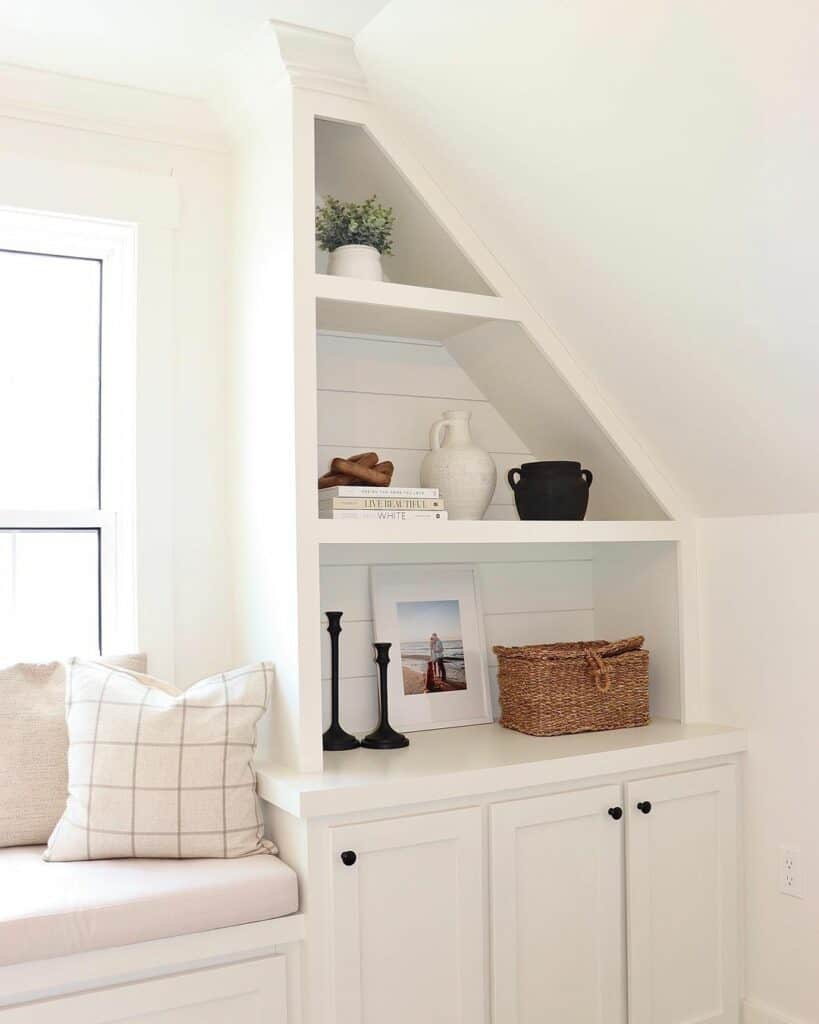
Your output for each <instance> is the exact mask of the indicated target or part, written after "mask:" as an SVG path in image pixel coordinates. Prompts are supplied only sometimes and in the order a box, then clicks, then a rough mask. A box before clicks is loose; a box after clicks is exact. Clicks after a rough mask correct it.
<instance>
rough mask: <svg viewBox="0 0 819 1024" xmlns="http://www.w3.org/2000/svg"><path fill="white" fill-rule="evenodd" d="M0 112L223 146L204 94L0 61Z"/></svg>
mask: <svg viewBox="0 0 819 1024" xmlns="http://www.w3.org/2000/svg"><path fill="white" fill-rule="evenodd" d="M0 118H9V119H11V120H15V121H27V122H29V123H31V124H47V125H57V126H59V127H61V128H74V129H78V130H80V131H90V132H96V133H98V134H101V135H113V136H120V137H123V138H129V139H142V140H145V141H148V142H160V143H164V144H166V145H172V146H180V147H186V148H192V149H203V150H209V151H213V152H225V151H226V150H227V148H228V147H227V140H226V138H225V135H224V133H223V132H222V130H221V128H220V126H219V123H218V120H217V118H216V115H215V114H214V113H213V111H212V110H211V109H210V107H209V105H208V104H207V103H206V102H205V101H204V100H199V99H191V98H188V97H184V96H172V95H169V94H167V93H159V92H152V91H150V90H148V89H137V88H134V87H133V86H126V85H114V84H112V83H110V82H98V81H94V80H92V79H86V78H77V77H74V76H71V75H60V74H55V73H54V72H50V71H39V70H37V69H35V68H26V67H17V66H15V65H11V64H0Z"/></svg>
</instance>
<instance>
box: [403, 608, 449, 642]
mask: <svg viewBox="0 0 819 1024" xmlns="http://www.w3.org/2000/svg"><path fill="white" fill-rule="evenodd" d="M396 607H397V610H398V624H399V627H400V630H401V640H402V641H404V642H405V641H410V642H412V641H414V640H428V639H429V637H430V634H432V633H437V634H438V636H439V637H440V638H441V639H442V640H456V639H460V637H461V613H460V608H459V603H458V602H457V601H397V602H396Z"/></svg>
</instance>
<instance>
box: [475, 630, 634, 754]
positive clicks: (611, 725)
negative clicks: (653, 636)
mask: <svg viewBox="0 0 819 1024" xmlns="http://www.w3.org/2000/svg"><path fill="white" fill-rule="evenodd" d="M643 639H644V638H643V637H641V636H633V637H630V638H629V639H628V640H618V641H617V642H616V643H609V642H608V641H606V640H597V641H591V642H589V643H572V644H537V645H535V646H531V647H495V648H494V651H495V654H497V656H498V684H499V686H500V705H501V719H500V724H501V725H504V726H506V728H507V729H516V730H517V731H518V732H525V733H528V734H529V735H530V736H562V735H565V734H566V733H574V732H601V731H602V730H604V729H629V728H632V727H634V726H638V725H648V723H649V714H648V651H644V650H642V646H643Z"/></svg>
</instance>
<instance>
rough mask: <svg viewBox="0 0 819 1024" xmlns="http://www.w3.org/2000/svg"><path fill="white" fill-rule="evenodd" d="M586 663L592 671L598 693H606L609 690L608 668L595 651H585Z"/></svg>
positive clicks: (609, 676)
mask: <svg viewBox="0 0 819 1024" xmlns="http://www.w3.org/2000/svg"><path fill="white" fill-rule="evenodd" d="M586 661H587V662H588V663H589V668H590V669H591V671H592V678H593V679H594V685H595V686H596V687H597V690H598V692H599V693H608V691H609V690H610V689H611V674H610V673H609V667H608V665H607V664H606V663H605V661H603V659H602V658H601V657H600V655H599V654H598V653H597V651H586Z"/></svg>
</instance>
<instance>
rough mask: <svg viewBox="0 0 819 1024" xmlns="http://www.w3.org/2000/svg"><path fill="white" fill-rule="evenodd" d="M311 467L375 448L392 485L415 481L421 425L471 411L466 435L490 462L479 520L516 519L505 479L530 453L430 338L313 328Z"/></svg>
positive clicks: (425, 433)
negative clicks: (486, 502) (492, 480)
mask: <svg viewBox="0 0 819 1024" xmlns="http://www.w3.org/2000/svg"><path fill="white" fill-rule="evenodd" d="M317 368H318V442H319V443H318V453H317V454H318V471H319V473H324V472H326V471H327V469H328V467H329V464H330V461H331V460H332V459H333V457H335V456H339V455H340V456H346V455H352V454H355V453H356V452H360V451H377V452H378V454H379V455H380V456H381V458H382V459H389V460H390V461H391V462H393V463H394V464H395V476H394V477H393V483H394V484H395V485H396V486H402V487H417V486H418V485H419V483H420V470H421V462H422V461H423V458H424V456H425V455H426V453H427V450H428V448H429V428H430V427H431V426H432V424H433V423H434V422H435V421H436V420H438V419H440V417H441V414H442V413H443V412H444V411H445V410H447V409H466V410H468V411H470V412H471V413H472V422H471V426H472V436H473V438H474V440H475V443H476V444H478V445H480V446H481V447H482V448H484V449H485V450H486V451H488V452H489V453H490V454H491V456H492V458H493V459H494V460H495V463H496V465H497V468H498V484H497V487H496V489H495V494H494V496H493V498H492V503H491V505H490V508H489V510H488V512H487V514H486V518H487V519H517V513H516V511H515V507H514V496H513V495H512V491H511V489H510V487H509V484H508V483H507V480H506V475H507V472H508V470H509V469H511V468H512V467H513V466H519V465H520V463H521V462H522V461H526V460H531V459H532V458H533V456H532V455H531V453H530V452H529V451H527V449H526V446H525V445H524V444H523V442H522V441H521V440H520V438H519V437H518V436H517V434H515V432H514V431H513V430H512V429H511V428H510V427H509V425H508V424H507V423H506V421H505V420H504V419H503V418H502V417H501V416H500V415H499V414H498V413H497V411H496V410H495V408H494V407H493V406H492V405H491V404H490V403H489V402H488V401H487V400H486V399H485V398H484V396H483V394H482V393H481V392H480V391H479V390H478V389H477V388H476V387H475V385H474V384H473V383H472V381H471V380H470V378H469V377H468V376H467V374H466V373H465V372H464V371H463V370H462V369H461V368H460V367H459V366H458V365H457V363H456V362H455V361H454V359H453V358H452V357H451V356H450V355H449V353H448V352H447V350H446V349H445V348H444V347H443V346H441V345H440V344H438V343H435V342H418V341H407V340H395V339H392V340H386V339H376V338H356V337H350V336H347V335H340V334H328V333H324V332H322V333H319V335H318V338H317Z"/></svg>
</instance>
